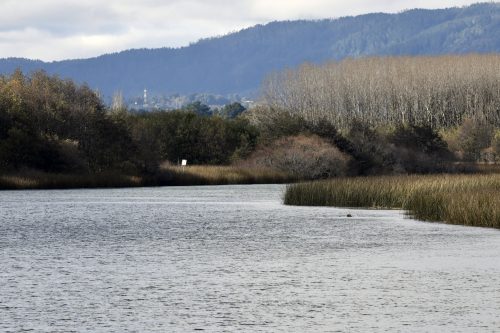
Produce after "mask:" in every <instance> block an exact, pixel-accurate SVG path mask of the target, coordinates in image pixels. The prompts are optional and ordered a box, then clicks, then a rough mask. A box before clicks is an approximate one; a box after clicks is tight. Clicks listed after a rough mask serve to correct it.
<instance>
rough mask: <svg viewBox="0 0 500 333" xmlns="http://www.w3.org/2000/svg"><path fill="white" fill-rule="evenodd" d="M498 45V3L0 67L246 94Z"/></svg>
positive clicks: (98, 83) (159, 90) (131, 91)
mask: <svg viewBox="0 0 500 333" xmlns="http://www.w3.org/2000/svg"><path fill="white" fill-rule="evenodd" d="M471 52H478V53H489V52H500V3H497V2H495V3H481V4H476V5H471V6H468V7H463V8H448V9H437V10H425V9H413V10H408V11H405V12H402V13H398V14H383V13H374V14H367V15H361V16H356V17H343V18H339V19H334V20H332V19H325V20H317V21H305V20H300V21H283V22H272V23H269V24H266V25H257V26H255V27H252V28H248V29H244V30H241V31H239V32H236V33H232V34H229V35H226V36H223V37H217V38H209V39H203V40H200V41H198V42H196V43H194V44H191V45H190V46H187V47H182V48H177V49H172V48H160V49H134V50H128V51H123V52H119V53H114V54H106V55H102V56H99V57H95V58H90V59H78V60H64V61H57V62H42V61H33V60H27V59H21V58H8V59H0V73H3V74H8V73H11V72H13V71H14V70H15V69H16V68H21V69H22V70H23V71H24V72H30V71H33V70H37V69H44V70H45V71H47V72H48V73H54V74H58V75H59V76H61V77H63V78H66V77H67V78H72V79H74V80H76V81H77V82H87V83H88V84H89V86H90V87H92V88H95V89H99V91H101V92H102V93H103V94H104V95H107V96H110V95H112V94H113V92H114V91H118V90H120V91H122V92H123V94H124V95H125V96H128V97H130V96H139V95H141V94H142V91H143V89H144V88H147V89H148V90H149V92H150V93H151V94H168V93H181V94H189V93H195V92H207V93H214V94H232V93H239V94H250V93H252V92H256V91H257V90H258V88H259V85H260V83H261V81H262V79H263V78H264V77H265V76H266V75H267V74H268V73H270V72H272V71H276V70H281V69H283V68H286V67H295V66H297V65H299V64H301V63H304V62H313V63H321V62H325V61H328V60H340V59H343V58H346V57H360V56H370V55H437V54H462V53H471Z"/></svg>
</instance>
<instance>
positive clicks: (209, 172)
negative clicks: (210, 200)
mask: <svg viewBox="0 0 500 333" xmlns="http://www.w3.org/2000/svg"><path fill="white" fill-rule="evenodd" d="M161 174H162V176H161V180H160V183H162V184H166V185H229V184H282V183H288V182H291V181H294V180H296V179H295V178H294V177H292V176H290V175H288V174H286V173H284V172H281V171H276V170H273V169H268V168H246V167H237V166H214V165H210V166H206V165H193V166H186V167H180V166H163V167H162V168H161Z"/></svg>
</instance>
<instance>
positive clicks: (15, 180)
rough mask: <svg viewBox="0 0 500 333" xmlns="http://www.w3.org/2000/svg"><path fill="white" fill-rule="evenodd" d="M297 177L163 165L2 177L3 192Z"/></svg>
mask: <svg viewBox="0 0 500 333" xmlns="http://www.w3.org/2000/svg"><path fill="white" fill-rule="evenodd" d="M294 180H295V178H293V177H292V176H289V175H287V174H285V173H283V172H280V171H274V170H271V169H264V168H243V167H233V166H188V167H177V166H162V167H161V169H160V170H159V171H158V172H157V173H155V174H151V175H142V176H134V175H123V174H120V173H119V172H107V173H102V174H58V173H47V172H41V171H34V170H24V171H21V172H17V173H8V174H0V190H20V189H67V188H117V187H140V186H188V185H229V184H272V183H276V184H280V183H287V182H291V181H294Z"/></svg>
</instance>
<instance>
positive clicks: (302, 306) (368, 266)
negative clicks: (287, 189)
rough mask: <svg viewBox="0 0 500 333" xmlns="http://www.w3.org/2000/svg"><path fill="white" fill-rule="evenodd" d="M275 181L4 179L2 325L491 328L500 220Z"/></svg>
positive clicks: (496, 323)
mask: <svg viewBox="0 0 500 333" xmlns="http://www.w3.org/2000/svg"><path fill="white" fill-rule="evenodd" d="M282 194H283V186H280V185H256V186H215V187H178V188H153V189H151V188H144V189H142V188H141V189H116V190H66V191H3V192H0V264H1V266H0V331H1V332H22V331H36V332H191V331H195V330H205V331H209V332H237V331H238V332H241V331H248V332H336V331H338V332H346V331H350V332H374V331H405V332H419V331H421V332H428V331H434V332H442V331H454V332H494V331H500V319H499V318H500V315H499V314H500V260H499V258H500V232H499V231H498V230H492V229H480V228H471V227H461V226H448V225H443V224H432V223H423V222H418V221H413V220H410V219H406V218H405V217H404V215H403V214H402V212H400V211H369V210H352V209H336V208H318V207H315V208H309V207H288V206H283V205H282V204H281V196H282ZM349 213H350V214H352V216H353V217H352V218H347V217H346V215H347V214H349Z"/></svg>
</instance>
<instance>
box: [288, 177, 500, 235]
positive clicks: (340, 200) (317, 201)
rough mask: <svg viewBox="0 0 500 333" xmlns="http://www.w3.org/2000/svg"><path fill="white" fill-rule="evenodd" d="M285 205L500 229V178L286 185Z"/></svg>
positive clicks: (362, 179)
mask: <svg viewBox="0 0 500 333" xmlns="http://www.w3.org/2000/svg"><path fill="white" fill-rule="evenodd" d="M284 202H285V204H287V205H305V206H336V207H364V208H384V209H404V210H406V211H407V212H408V214H409V215H410V216H411V217H414V218H417V219H420V220H425V221H442V222H445V223H450V224H461V225H469V226H478V227H491V228H500V174H499V173H491V174H487V175H426V176H422V175H413V176H383V177H358V178H338V179H331V180H325V181H317V182H310V183H300V184H294V185H289V186H288V187H287V190H286V194H285V199H284Z"/></svg>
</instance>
